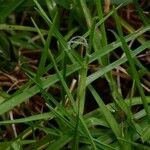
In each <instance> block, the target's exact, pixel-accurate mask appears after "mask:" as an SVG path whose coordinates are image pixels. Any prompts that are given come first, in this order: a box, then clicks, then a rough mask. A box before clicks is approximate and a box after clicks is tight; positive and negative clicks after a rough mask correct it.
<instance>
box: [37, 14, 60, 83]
mask: <svg viewBox="0 0 150 150" xmlns="http://www.w3.org/2000/svg"><path fill="white" fill-rule="evenodd" d="M56 20H57V14H55V17H54V21H53V23H52V25H51V27H50V30H49V32H48V37H47V40H46V43H45V44H44V50H43V52H42V56H41V59H40V63H39V66H38V71H37V73H36V77H37V80H39V78H40V77H41V75H42V74H43V72H44V68H45V63H46V60H47V56H48V52H49V51H48V50H49V46H50V43H51V38H52V34H53V30H54V26H55V24H56ZM38 31H39V29H38Z"/></svg>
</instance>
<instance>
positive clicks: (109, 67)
mask: <svg viewBox="0 0 150 150" xmlns="http://www.w3.org/2000/svg"><path fill="white" fill-rule="evenodd" d="M149 46H150V41H147V42H145V43H143V44H142V45H141V46H139V47H138V48H137V49H135V50H134V51H132V52H131V57H132V58H134V57H135V56H136V55H138V54H139V53H141V52H142V51H144V50H145V49H146V48H148V47H149ZM96 54H97V52H96ZM126 61H127V58H126V57H123V58H120V59H118V60H117V61H115V62H113V63H111V64H109V65H107V66H106V67H102V68H100V69H99V70H98V71H96V72H95V73H93V74H91V75H89V76H88V77H87V83H86V84H87V85H88V84H90V83H92V82H93V81H95V80H96V79H98V78H99V77H101V76H102V75H104V74H105V73H106V72H108V71H109V70H112V69H114V68H116V67H117V66H119V65H121V64H123V63H125V62H126Z"/></svg>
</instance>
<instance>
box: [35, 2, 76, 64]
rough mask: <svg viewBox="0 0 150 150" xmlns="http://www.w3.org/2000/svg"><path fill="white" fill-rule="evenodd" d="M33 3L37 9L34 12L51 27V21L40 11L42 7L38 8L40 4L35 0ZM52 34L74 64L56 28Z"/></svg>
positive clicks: (66, 45) (65, 43) (63, 39)
mask: <svg viewBox="0 0 150 150" xmlns="http://www.w3.org/2000/svg"><path fill="white" fill-rule="evenodd" d="M34 2H35V4H36V6H37V8H38V9H36V10H37V11H38V12H39V14H40V15H41V17H42V18H43V19H44V21H45V22H46V23H47V24H48V26H49V25H51V24H52V22H51V20H50V19H49V17H48V16H47V15H46V13H45V11H44V10H43V9H42V7H41V6H40V4H39V3H38V2H37V0H34ZM53 33H54V36H55V37H56V38H57V39H58V41H59V42H60V43H61V45H62V47H63V48H64V51H66V54H67V55H68V57H69V58H70V60H71V62H73V63H74V62H75V60H74V58H73V57H72V55H70V53H68V51H69V48H68V44H67V42H66V40H65V38H64V37H63V36H62V35H61V33H60V32H59V31H58V29H57V28H56V27H54V29H53Z"/></svg>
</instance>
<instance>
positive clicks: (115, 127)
mask: <svg viewBox="0 0 150 150" xmlns="http://www.w3.org/2000/svg"><path fill="white" fill-rule="evenodd" d="M88 88H89V90H90V92H91V93H92V95H93V97H94V98H95V100H96V102H97V104H98V105H99V107H100V108H101V110H102V112H103V115H104V116H105V119H106V120H107V122H108V124H109V126H110V128H111V129H112V131H113V132H114V134H115V136H116V138H118V137H122V133H121V129H120V126H119V124H118V123H117V121H116V120H115V118H114V116H113V115H112V114H111V112H110V111H109V110H108V109H107V107H106V105H105V104H104V102H103V100H102V99H101V98H100V96H99V95H98V94H97V92H96V90H95V89H94V88H93V87H92V86H91V85H88ZM120 144H121V143H120ZM121 145H122V144H121ZM121 145H120V146H121Z"/></svg>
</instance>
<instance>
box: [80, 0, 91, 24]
mask: <svg viewBox="0 0 150 150" xmlns="http://www.w3.org/2000/svg"><path fill="white" fill-rule="evenodd" d="M80 4H81V7H82V10H83V13H84V15H85V19H86V22H87V25H88V27H91V26H92V22H91V20H92V19H91V15H90V12H89V9H88V7H87V4H86V1H85V0H80Z"/></svg>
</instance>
